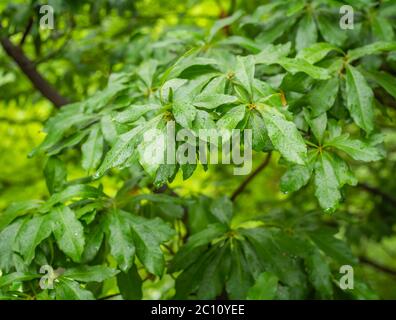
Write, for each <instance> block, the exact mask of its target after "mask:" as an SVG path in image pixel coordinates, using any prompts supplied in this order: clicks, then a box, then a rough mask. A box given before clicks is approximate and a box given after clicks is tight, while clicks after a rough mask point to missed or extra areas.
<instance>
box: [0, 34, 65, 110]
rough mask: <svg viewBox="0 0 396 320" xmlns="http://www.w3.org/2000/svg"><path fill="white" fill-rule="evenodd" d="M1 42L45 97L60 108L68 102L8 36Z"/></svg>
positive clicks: (1, 39)
mask: <svg viewBox="0 0 396 320" xmlns="http://www.w3.org/2000/svg"><path fill="white" fill-rule="evenodd" d="M0 30H1V26H0ZM0 43H1V45H2V46H3V48H4V50H5V52H6V53H7V54H8V56H10V57H11V58H12V59H13V60H14V61H15V62H16V63H17V64H18V66H19V68H20V69H21V70H22V72H23V73H24V74H25V75H26V76H27V77H28V78H29V80H30V81H31V83H32V84H33V86H34V87H35V88H36V89H37V90H39V91H40V92H41V94H42V95H43V96H44V97H46V98H47V99H48V100H50V101H51V102H52V103H53V104H54V105H55V106H56V107H58V108H59V107H61V106H63V105H65V104H67V103H68V100H67V99H66V98H65V97H63V96H62V95H61V94H60V93H58V92H57V91H56V90H55V88H53V87H52V86H51V84H50V83H49V82H48V81H47V80H46V79H44V77H43V76H42V75H41V74H40V73H39V72H38V71H37V69H36V68H35V66H34V64H33V62H32V61H30V60H29V58H28V57H27V56H26V55H25V53H24V52H23V50H22V49H21V48H20V47H18V46H15V45H14V44H13V43H12V42H11V41H10V39H8V38H7V37H2V38H0Z"/></svg>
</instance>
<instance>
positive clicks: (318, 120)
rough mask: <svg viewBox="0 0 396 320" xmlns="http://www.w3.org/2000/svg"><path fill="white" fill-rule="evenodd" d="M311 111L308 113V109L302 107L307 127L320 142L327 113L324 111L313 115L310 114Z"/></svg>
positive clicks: (325, 124)
mask: <svg viewBox="0 0 396 320" xmlns="http://www.w3.org/2000/svg"><path fill="white" fill-rule="evenodd" d="M312 113H313V112H311V114H309V112H308V110H307V109H304V118H305V121H307V123H308V125H309V127H310V128H311V130H312V133H313V134H314V136H315V138H316V140H317V141H318V142H319V143H322V140H323V136H324V132H325V130H326V127H327V115H326V112H324V113H322V114H321V115H319V116H317V117H315V116H312Z"/></svg>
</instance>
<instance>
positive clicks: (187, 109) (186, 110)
mask: <svg viewBox="0 0 396 320" xmlns="http://www.w3.org/2000/svg"><path fill="white" fill-rule="evenodd" d="M172 113H173V116H174V117H175V120H176V122H177V123H179V124H180V125H181V126H182V127H184V128H192V123H193V121H194V119H195V115H196V113H197V110H196V109H195V108H194V107H193V106H192V104H191V102H190V101H179V100H178V101H175V102H174V103H173V106H172Z"/></svg>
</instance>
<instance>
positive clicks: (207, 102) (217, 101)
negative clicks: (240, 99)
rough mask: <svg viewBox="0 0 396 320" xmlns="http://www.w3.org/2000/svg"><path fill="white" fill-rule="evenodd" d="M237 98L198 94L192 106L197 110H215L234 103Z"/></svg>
mask: <svg viewBox="0 0 396 320" xmlns="http://www.w3.org/2000/svg"><path fill="white" fill-rule="evenodd" d="M236 101H237V97H235V96H231V95H228V94H221V93H207V92H204V93H202V94H199V95H197V96H196V97H195V99H194V102H193V103H194V105H195V106H196V107H199V108H205V109H216V108H217V107H219V106H221V105H223V104H229V103H234V102H236Z"/></svg>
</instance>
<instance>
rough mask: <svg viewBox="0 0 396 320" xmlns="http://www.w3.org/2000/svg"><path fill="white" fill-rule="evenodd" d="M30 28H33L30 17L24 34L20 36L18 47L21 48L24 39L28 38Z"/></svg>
mask: <svg viewBox="0 0 396 320" xmlns="http://www.w3.org/2000/svg"><path fill="white" fill-rule="evenodd" d="M32 26H33V18H32V17H30V19H29V21H28V24H27V26H26V29H25V31H24V33H23V35H22V39H21V41H20V42H19V46H20V47H22V46H23V44H24V43H25V40H26V37H27V36H28V34H29V32H30V30H31V29H32Z"/></svg>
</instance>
